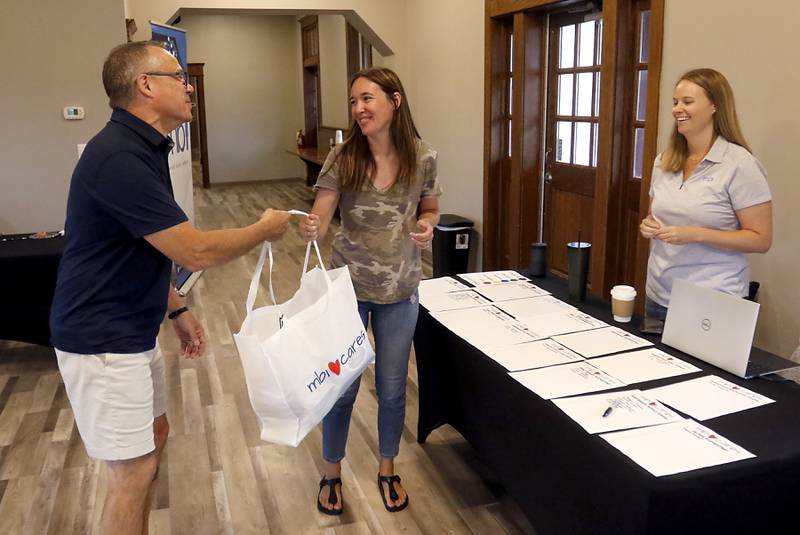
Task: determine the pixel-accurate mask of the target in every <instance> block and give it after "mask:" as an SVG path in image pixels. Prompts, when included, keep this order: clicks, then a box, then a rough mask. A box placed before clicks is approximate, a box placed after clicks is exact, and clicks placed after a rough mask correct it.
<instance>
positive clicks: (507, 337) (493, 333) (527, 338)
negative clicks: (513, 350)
mask: <svg viewBox="0 0 800 535" xmlns="http://www.w3.org/2000/svg"><path fill="white" fill-rule="evenodd" d="M458 334H460V335H461V337H462V338H463V339H464V340H466V341H467V342H469V343H470V344H472V345H473V346H475V347H476V348H477V349H479V350H480V351H483V350H484V349H485V348H487V347H491V346H495V347H498V346H500V347H502V346H510V345H514V344H523V343H526V342H533V341H534V340H541V339H543V338H546V336H541V335H540V334H538V333H537V332H535V331H532V330H531V329H529V328H528V327H527V325H525V324H524V323H520V322H518V321H516V320H513V321H507V322H504V323H501V324H495V325H490V326H487V327H484V328H482V329H473V330H470V331H467V332H461V333H458Z"/></svg>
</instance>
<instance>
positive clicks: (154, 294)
mask: <svg viewBox="0 0 800 535" xmlns="http://www.w3.org/2000/svg"><path fill="white" fill-rule="evenodd" d="M171 148H172V141H171V140H170V139H169V138H168V137H164V136H163V135H162V134H161V133H159V132H158V131H157V130H156V129H155V128H153V127H152V126H150V125H148V124H147V123H145V122H144V121H142V120H141V119H139V118H138V117H136V116H134V115H132V114H131V113H129V112H127V111H125V110H122V109H114V111H113V112H112V114H111V120H110V121H109V122H108V124H106V126H105V127H104V128H103V129H102V130H101V131H100V132H99V133H98V134H97V135H96V136H95V137H94V138H92V140H91V141H89V143H88V144H87V145H86V148H85V150H84V152H83V155H82V156H81V159H80V160H79V161H78V165H77V166H76V167H75V171H74V173H73V174H72V181H71V183H70V188H69V198H68V200H67V217H66V223H65V225H64V230H65V236H64V255H63V256H62V258H61V263H60V265H59V268H58V282H57V283H56V291H55V296H54V298H53V307H52V310H51V312H50V331H51V335H52V342H53V345H54V346H55V347H56V348H58V349H60V350H62V351H68V352H70V353H81V354H95V353H140V352H142V351H148V350H150V349H152V348H153V347H154V346H155V343H156V336H157V335H158V329H159V325H160V324H161V320H162V319H163V318H164V313H165V311H166V308H167V296H168V291H169V283H170V269H171V261H170V260H169V259H168V258H167V257H166V256H164V255H163V254H162V253H161V252H159V251H158V250H157V249H156V248H155V247H153V246H152V245H150V244H149V243H148V242H147V240H145V239H144V238H143V236H146V235H148V234H152V233H154V232H158V231H160V230H164V229H166V228H170V227H173V226H175V225H178V224H180V223H182V222H184V221H186V220H187V217H186V214H184V213H183V210H181V208H180V207H179V206H178V204H177V203H176V202H175V198H174V196H173V192H172V183H171V182H170V178H169V165H168V163H167V157H168V155H169V151H170V150H171Z"/></svg>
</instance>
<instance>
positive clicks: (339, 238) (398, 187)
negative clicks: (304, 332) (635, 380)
mask: <svg viewBox="0 0 800 535" xmlns="http://www.w3.org/2000/svg"><path fill="white" fill-rule="evenodd" d="M350 113H351V115H352V119H353V122H352V124H351V126H350V129H349V130H348V133H347V138H346V139H345V141H344V143H342V144H341V145H338V146H336V147H335V148H334V149H333V150H332V151H331V152H330V154H329V155H328V158H327V160H326V162H325V165H323V167H322V172H321V173H320V176H319V178H318V179H317V184H316V186H315V189H316V191H317V196H316V199H315V201H314V207H313V208H312V210H311V215H310V216H309V217H308V218H307V219H305V220H304V221H303V222H302V223H301V224H300V232H301V233H302V234H303V237H304V238H305V239H306V240H314V239H317V238H318V237H320V236H324V235H325V232H326V231H327V230H328V225H329V224H330V221H331V218H332V217H333V214H334V212H335V211H336V207H337V206H338V207H339V212H340V216H341V231H340V232H339V233H338V234H337V235H336V237H335V238H334V241H333V251H332V255H331V259H332V260H331V263H332V265H333V267H340V266H345V265H346V266H348V267H349V269H350V275H351V277H352V279H353V286H354V287H355V290H356V297H357V298H358V311H359V313H360V314H361V319H362V321H363V322H364V325H365V326H367V325H368V322H369V321H370V318H371V321H372V331H373V335H374V337H375V353H376V356H375V386H376V390H377V395H378V440H379V449H380V456H381V460H380V465H379V468H378V490H379V492H380V493H381V498H382V500H383V503H384V505H385V507H386V509H387V510H388V511H390V512H395V511H400V510H402V509H405V507H406V506H407V505H408V501H409V500H408V495H407V494H406V492H405V489H403V487H402V485H401V483H400V477H399V476H397V475H396V474H395V473H394V458H395V457H396V456H397V454H398V451H399V446H400V435H401V434H402V431H403V421H404V419H405V392H406V378H407V376H408V358H409V353H410V350H411V339H412V337H413V335H414V329H415V327H416V323H417V314H418V309H419V304H418V302H417V301H418V299H417V295H418V294H417V287H418V286H419V281H420V278H421V276H422V265H421V261H420V250H421V249H423V248H426V247H429V245H430V242H431V240H432V239H433V228H434V226H435V225H436V224H437V223H438V222H439V201H438V197H439V196H440V195H441V188H440V186H439V182H438V177H437V168H436V151H434V150H433V149H432V148H431V147H430V146H429V145H428V144H426V143H425V142H424V141H422V140H421V139H420V136H419V133H418V132H417V129H416V127H415V126H414V121H413V119H412V118H411V112H410V110H409V106H408V99H407V98H406V94H405V91H404V89H403V85H402V83H401V82H400V79H399V78H398V77H397V75H396V74H395V73H394V72H392V71H391V70H389V69H384V68H375V69H367V70H364V71H361V72H359V73H358V74H356V76H355V77H354V78H353V80H352V82H351V84H350ZM359 383H360V381H356V382H355V383H353V385H352V386H351V387H350V388H349V389H348V390H347V391H346V392H345V393H344V394H343V395H342V397H341V398H340V399H339V401H338V402H337V403H336V405H335V406H334V407H333V409H331V411H330V412H329V413H328V415H327V416H326V417H325V419H324V420H323V424H322V455H323V458H324V460H325V474H324V475H323V477H322V481H320V492H319V494H318V496H317V508H318V509H319V510H320V511H321V512H323V513H325V514H330V515H338V514H341V513H342V507H343V503H342V483H341V461H342V459H343V458H344V455H345V446H346V443H347V432H348V428H349V426H350V415H351V413H352V410H353V403H354V402H355V399H356V394H357V393H358V387H359Z"/></svg>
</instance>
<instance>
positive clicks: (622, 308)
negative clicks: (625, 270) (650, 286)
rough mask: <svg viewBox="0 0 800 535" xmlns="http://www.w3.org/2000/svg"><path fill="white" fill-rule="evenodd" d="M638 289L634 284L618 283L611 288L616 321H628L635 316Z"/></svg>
mask: <svg viewBox="0 0 800 535" xmlns="http://www.w3.org/2000/svg"><path fill="white" fill-rule="evenodd" d="M635 301H636V289H635V288H634V287H633V286H625V285H622V284H621V285H618V286H614V287H613V288H611V314H613V315H614V321H618V322H620V323H627V322H629V321H631V317H633V305H634V303H635Z"/></svg>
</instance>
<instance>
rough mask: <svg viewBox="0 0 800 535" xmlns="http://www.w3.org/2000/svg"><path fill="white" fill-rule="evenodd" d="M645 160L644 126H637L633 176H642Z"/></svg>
mask: <svg viewBox="0 0 800 535" xmlns="http://www.w3.org/2000/svg"><path fill="white" fill-rule="evenodd" d="M643 162H644V128H637V129H636V132H635V135H634V144H633V177H634V178H642V165H643Z"/></svg>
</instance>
